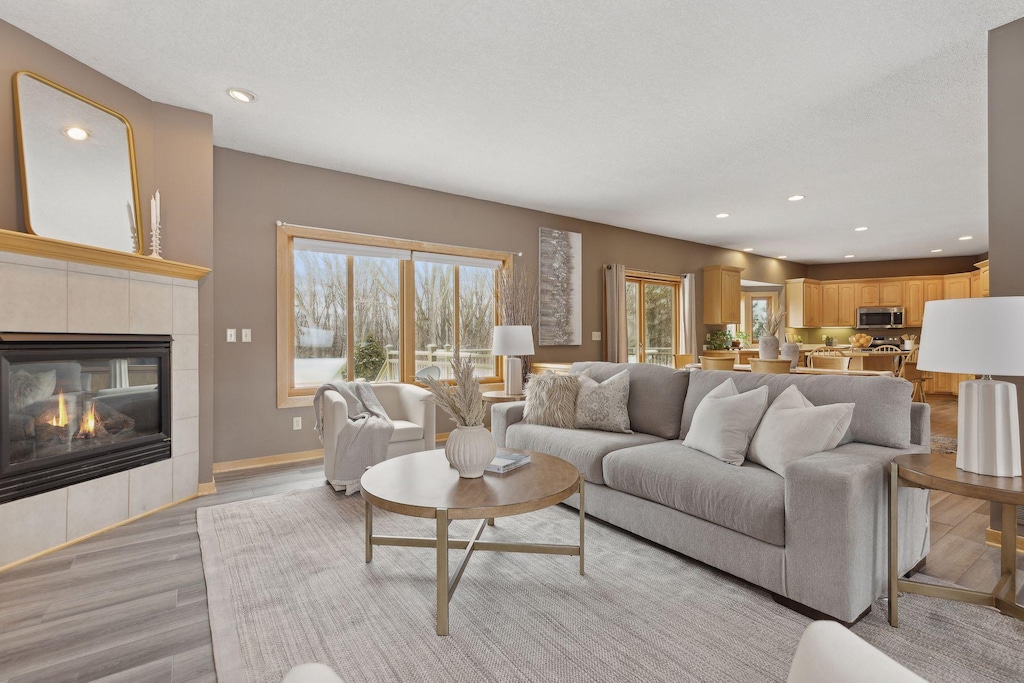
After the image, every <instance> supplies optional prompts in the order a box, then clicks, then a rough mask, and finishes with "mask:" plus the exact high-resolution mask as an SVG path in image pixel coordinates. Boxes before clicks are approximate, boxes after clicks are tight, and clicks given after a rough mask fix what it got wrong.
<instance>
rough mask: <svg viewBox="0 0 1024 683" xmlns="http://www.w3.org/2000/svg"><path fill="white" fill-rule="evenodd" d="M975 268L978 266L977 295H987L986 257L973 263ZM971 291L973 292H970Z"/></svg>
mask: <svg viewBox="0 0 1024 683" xmlns="http://www.w3.org/2000/svg"><path fill="white" fill-rule="evenodd" d="M974 267H975V268H978V269H979V270H978V284H979V290H980V292H981V293H980V294H979V296H989V293H988V259H985V260H984V261H979V262H978V263H975V264H974ZM972 293H973V292H972Z"/></svg>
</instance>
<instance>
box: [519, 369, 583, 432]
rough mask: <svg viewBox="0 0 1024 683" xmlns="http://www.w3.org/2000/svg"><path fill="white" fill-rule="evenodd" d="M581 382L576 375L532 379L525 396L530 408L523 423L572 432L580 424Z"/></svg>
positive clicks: (524, 391)
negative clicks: (577, 402) (577, 398)
mask: <svg viewBox="0 0 1024 683" xmlns="http://www.w3.org/2000/svg"><path fill="white" fill-rule="evenodd" d="M579 390H580V380H579V377H577V376H576V375H555V374H552V373H548V374H545V375H530V380H529V381H528V382H527V383H526V388H525V389H523V393H525V394H526V407H525V408H524V409H523V422H527V423H529V424H535V425H547V426H549V427H561V428H563V429H572V428H573V426H574V425H575V424H576V395H577V394H578V393H579Z"/></svg>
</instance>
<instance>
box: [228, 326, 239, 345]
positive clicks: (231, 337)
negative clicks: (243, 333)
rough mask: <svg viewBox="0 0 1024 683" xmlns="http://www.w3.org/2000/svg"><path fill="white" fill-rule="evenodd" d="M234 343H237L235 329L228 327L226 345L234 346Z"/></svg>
mask: <svg viewBox="0 0 1024 683" xmlns="http://www.w3.org/2000/svg"><path fill="white" fill-rule="evenodd" d="M235 341H237V337H236V336H235V328H233V327H229V328H228V343H229V344H234V343H235Z"/></svg>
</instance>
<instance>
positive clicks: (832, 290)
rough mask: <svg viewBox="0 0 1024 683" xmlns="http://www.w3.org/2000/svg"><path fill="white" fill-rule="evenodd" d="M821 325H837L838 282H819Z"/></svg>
mask: <svg viewBox="0 0 1024 683" xmlns="http://www.w3.org/2000/svg"><path fill="white" fill-rule="evenodd" d="M821 326H822V327H839V283H838V282H822V283H821Z"/></svg>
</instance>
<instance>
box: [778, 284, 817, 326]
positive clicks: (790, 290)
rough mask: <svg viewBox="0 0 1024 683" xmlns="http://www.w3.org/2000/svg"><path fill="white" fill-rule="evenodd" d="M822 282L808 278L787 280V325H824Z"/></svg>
mask: <svg viewBox="0 0 1024 683" xmlns="http://www.w3.org/2000/svg"><path fill="white" fill-rule="evenodd" d="M821 321H822V292H821V282H819V281H818V280H811V279H808V278H799V279H796V280H786V326H787V327H821V326H822V322H821Z"/></svg>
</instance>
